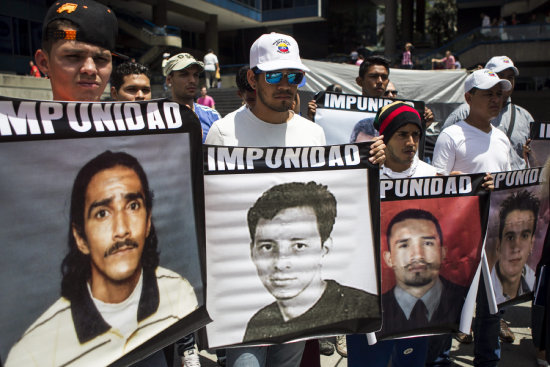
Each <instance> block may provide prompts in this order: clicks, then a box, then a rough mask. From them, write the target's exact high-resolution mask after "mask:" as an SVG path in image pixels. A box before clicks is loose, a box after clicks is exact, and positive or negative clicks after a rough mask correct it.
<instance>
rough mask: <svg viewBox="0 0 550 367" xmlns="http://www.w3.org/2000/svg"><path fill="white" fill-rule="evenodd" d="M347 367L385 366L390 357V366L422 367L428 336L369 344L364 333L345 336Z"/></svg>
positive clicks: (424, 361)
mask: <svg viewBox="0 0 550 367" xmlns="http://www.w3.org/2000/svg"><path fill="white" fill-rule="evenodd" d="M346 343H347V345H348V367H362V366H366V365H368V366H369V367H371V366H372V367H386V366H387V365H388V362H389V360H390V357H391V361H392V367H424V365H425V363H426V352H427V350H428V338H427V337H417V338H406V339H394V340H380V341H378V342H377V343H376V344H374V345H369V344H368V342H367V336H366V335H365V334H353V335H347V336H346Z"/></svg>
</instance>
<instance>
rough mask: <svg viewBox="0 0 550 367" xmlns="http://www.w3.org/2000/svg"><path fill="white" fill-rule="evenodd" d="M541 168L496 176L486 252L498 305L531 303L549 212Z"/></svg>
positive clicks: (502, 173)
mask: <svg viewBox="0 0 550 367" xmlns="http://www.w3.org/2000/svg"><path fill="white" fill-rule="evenodd" d="M542 181H543V173H542V168H541V167H536V168H530V169H525V170H517V171H508V172H498V173H495V189H494V191H493V193H492V194H491V209H490V214H489V218H490V219H489V224H488V228H487V239H486V245H485V251H486V254H487V259H488V262H489V266H490V268H491V280H492V283H493V288H494V292H495V298H496V302H497V304H499V305H501V306H503V305H507V304H511V303H519V302H522V301H525V300H527V299H530V298H531V296H532V292H533V290H534V285H535V269H536V267H537V264H538V263H539V260H540V257H541V254H542V250H543V247H544V238H545V236H546V231H547V228H548V219H549V217H550V209H549V205H548V194H546V195H545V194H544V193H543V191H542V188H543V186H542V185H541V184H542Z"/></svg>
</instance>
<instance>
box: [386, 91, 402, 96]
mask: <svg viewBox="0 0 550 367" xmlns="http://www.w3.org/2000/svg"><path fill="white" fill-rule="evenodd" d="M397 93H399V92H398V91H396V90H387V91H385V92H384V95H385V96H389V95H390V94H393V95H397Z"/></svg>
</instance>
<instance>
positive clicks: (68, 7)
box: [57, 3, 78, 13]
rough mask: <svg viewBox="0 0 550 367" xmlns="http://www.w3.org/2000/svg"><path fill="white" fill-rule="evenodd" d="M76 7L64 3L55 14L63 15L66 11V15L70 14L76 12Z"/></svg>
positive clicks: (76, 5) (75, 5)
mask: <svg viewBox="0 0 550 367" xmlns="http://www.w3.org/2000/svg"><path fill="white" fill-rule="evenodd" d="M77 7H78V4H73V3H65V4H63V5H61V6H60V7H59V8H57V12H58V13H63V12H64V11H66V12H67V13H72V12H73V11H75V10H76V8H77Z"/></svg>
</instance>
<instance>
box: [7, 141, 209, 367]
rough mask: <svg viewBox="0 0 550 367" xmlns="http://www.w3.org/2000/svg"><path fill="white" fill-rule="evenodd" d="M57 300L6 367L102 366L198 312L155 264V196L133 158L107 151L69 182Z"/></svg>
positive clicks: (185, 286)
mask: <svg viewBox="0 0 550 367" xmlns="http://www.w3.org/2000/svg"><path fill="white" fill-rule="evenodd" d="M69 216H70V219H69V228H68V234H69V240H68V251H67V253H66V255H65V257H64V259H63V261H62V264H61V270H62V280H61V297H60V298H59V299H58V300H57V301H56V302H55V303H54V304H53V305H52V306H51V307H50V308H49V309H48V310H47V311H45V312H44V313H43V314H42V316H40V317H39V318H38V319H37V320H36V321H35V322H34V323H33V324H32V325H31V326H30V327H29V328H28V329H27V330H26V331H25V333H23V335H22V337H21V338H20V339H19V341H18V342H17V343H16V344H15V345H14V346H13V348H12V349H11V351H10V352H9V354H8V359H7V361H6V366H33V365H38V364H37V363H39V364H47V365H55V366H57V365H64V364H67V363H75V362H78V363H79V364H81V365H107V364H109V363H111V362H112V361H114V360H116V359H118V358H120V357H121V356H122V355H124V354H126V353H128V352H129V351H130V350H132V349H134V348H136V347H137V346H139V345H140V344H142V343H144V342H145V341H147V340H148V339H150V338H151V337H152V336H154V335H156V334H158V333H159V332H161V331H162V330H164V329H166V328H167V327H168V326H170V325H172V324H174V323H175V322H177V321H178V320H180V319H182V318H183V317H185V316H186V315H188V314H189V313H191V312H192V311H194V310H195V309H197V307H198V300H197V296H196V294H195V291H194V288H193V286H192V285H191V284H190V283H189V281H188V280H187V279H185V278H183V277H182V276H181V275H179V274H178V273H176V272H174V271H172V270H168V269H166V268H164V267H161V266H159V249H158V238H157V233H156V229H155V225H154V221H153V192H152V190H151V189H150V186H149V180H148V178H147V175H146V173H145V171H144V169H143V167H142V165H141V164H140V163H139V162H138V160H137V159H136V158H135V157H134V156H132V155H130V154H128V153H125V152H111V151H105V152H103V153H101V154H99V155H98V156H96V157H95V158H93V159H91V160H90V161H88V162H87V163H86V164H85V165H84V166H83V167H82V168H81V169H80V170H79V172H78V174H77V175H76V178H75V179H74V182H73V188H72V193H71V195H70V209H69Z"/></svg>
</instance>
